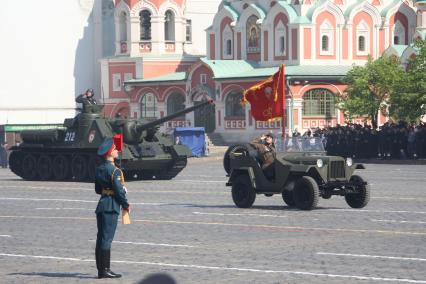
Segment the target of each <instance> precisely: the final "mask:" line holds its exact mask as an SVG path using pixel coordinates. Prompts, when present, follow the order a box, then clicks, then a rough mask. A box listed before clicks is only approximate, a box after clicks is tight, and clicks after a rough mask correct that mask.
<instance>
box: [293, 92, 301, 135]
mask: <svg viewBox="0 0 426 284" xmlns="http://www.w3.org/2000/svg"><path fill="white" fill-rule="evenodd" d="M302 106H303V99H301V98H300V99H293V120H294V123H293V129H292V130H294V129H296V128H297V130H298V131H299V132H302V131H301V129H302V127H303V124H302V116H303V113H302ZM296 113H297V121H296V120H295V119H294V116H295V114H296Z"/></svg>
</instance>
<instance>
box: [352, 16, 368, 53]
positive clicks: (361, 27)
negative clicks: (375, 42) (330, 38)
mask: <svg viewBox="0 0 426 284" xmlns="http://www.w3.org/2000/svg"><path fill="white" fill-rule="evenodd" d="M361 36H363V37H364V38H365V50H364V51H362V50H359V38H360V37H361ZM355 40H356V55H368V54H370V53H371V51H370V30H369V28H368V25H367V23H366V22H365V21H364V20H362V21H361V22H359V24H358V25H357V27H356V38H355Z"/></svg>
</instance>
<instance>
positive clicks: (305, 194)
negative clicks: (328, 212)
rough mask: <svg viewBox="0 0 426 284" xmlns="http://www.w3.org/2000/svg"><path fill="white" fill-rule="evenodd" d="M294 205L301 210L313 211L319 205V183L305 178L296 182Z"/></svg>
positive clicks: (307, 177)
mask: <svg viewBox="0 0 426 284" xmlns="http://www.w3.org/2000/svg"><path fill="white" fill-rule="evenodd" d="M293 198H294V203H295V205H296V207H297V208H299V209H301V210H312V209H313V208H315V207H316V206H317V205H318V200H319V189H318V184H317V182H316V181H315V180H314V179H313V178H311V177H309V176H303V177H301V178H300V179H298V180H297V181H296V184H295V186H294V191H293Z"/></svg>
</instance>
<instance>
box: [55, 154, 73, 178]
mask: <svg viewBox="0 0 426 284" xmlns="http://www.w3.org/2000/svg"><path fill="white" fill-rule="evenodd" d="M68 160H69V159H68V158H67V157H66V156H64V155H57V156H55V157H54V158H53V169H52V171H53V177H54V179H55V180H66V179H68V178H69V177H70V165H69V163H68Z"/></svg>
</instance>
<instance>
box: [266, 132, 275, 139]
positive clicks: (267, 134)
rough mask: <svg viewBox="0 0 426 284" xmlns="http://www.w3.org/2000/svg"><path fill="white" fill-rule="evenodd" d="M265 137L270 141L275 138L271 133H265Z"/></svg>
mask: <svg viewBox="0 0 426 284" xmlns="http://www.w3.org/2000/svg"><path fill="white" fill-rule="evenodd" d="M265 136H268V137H271V138H272V139H274V138H275V137H274V134H272V133H266V134H265Z"/></svg>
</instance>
